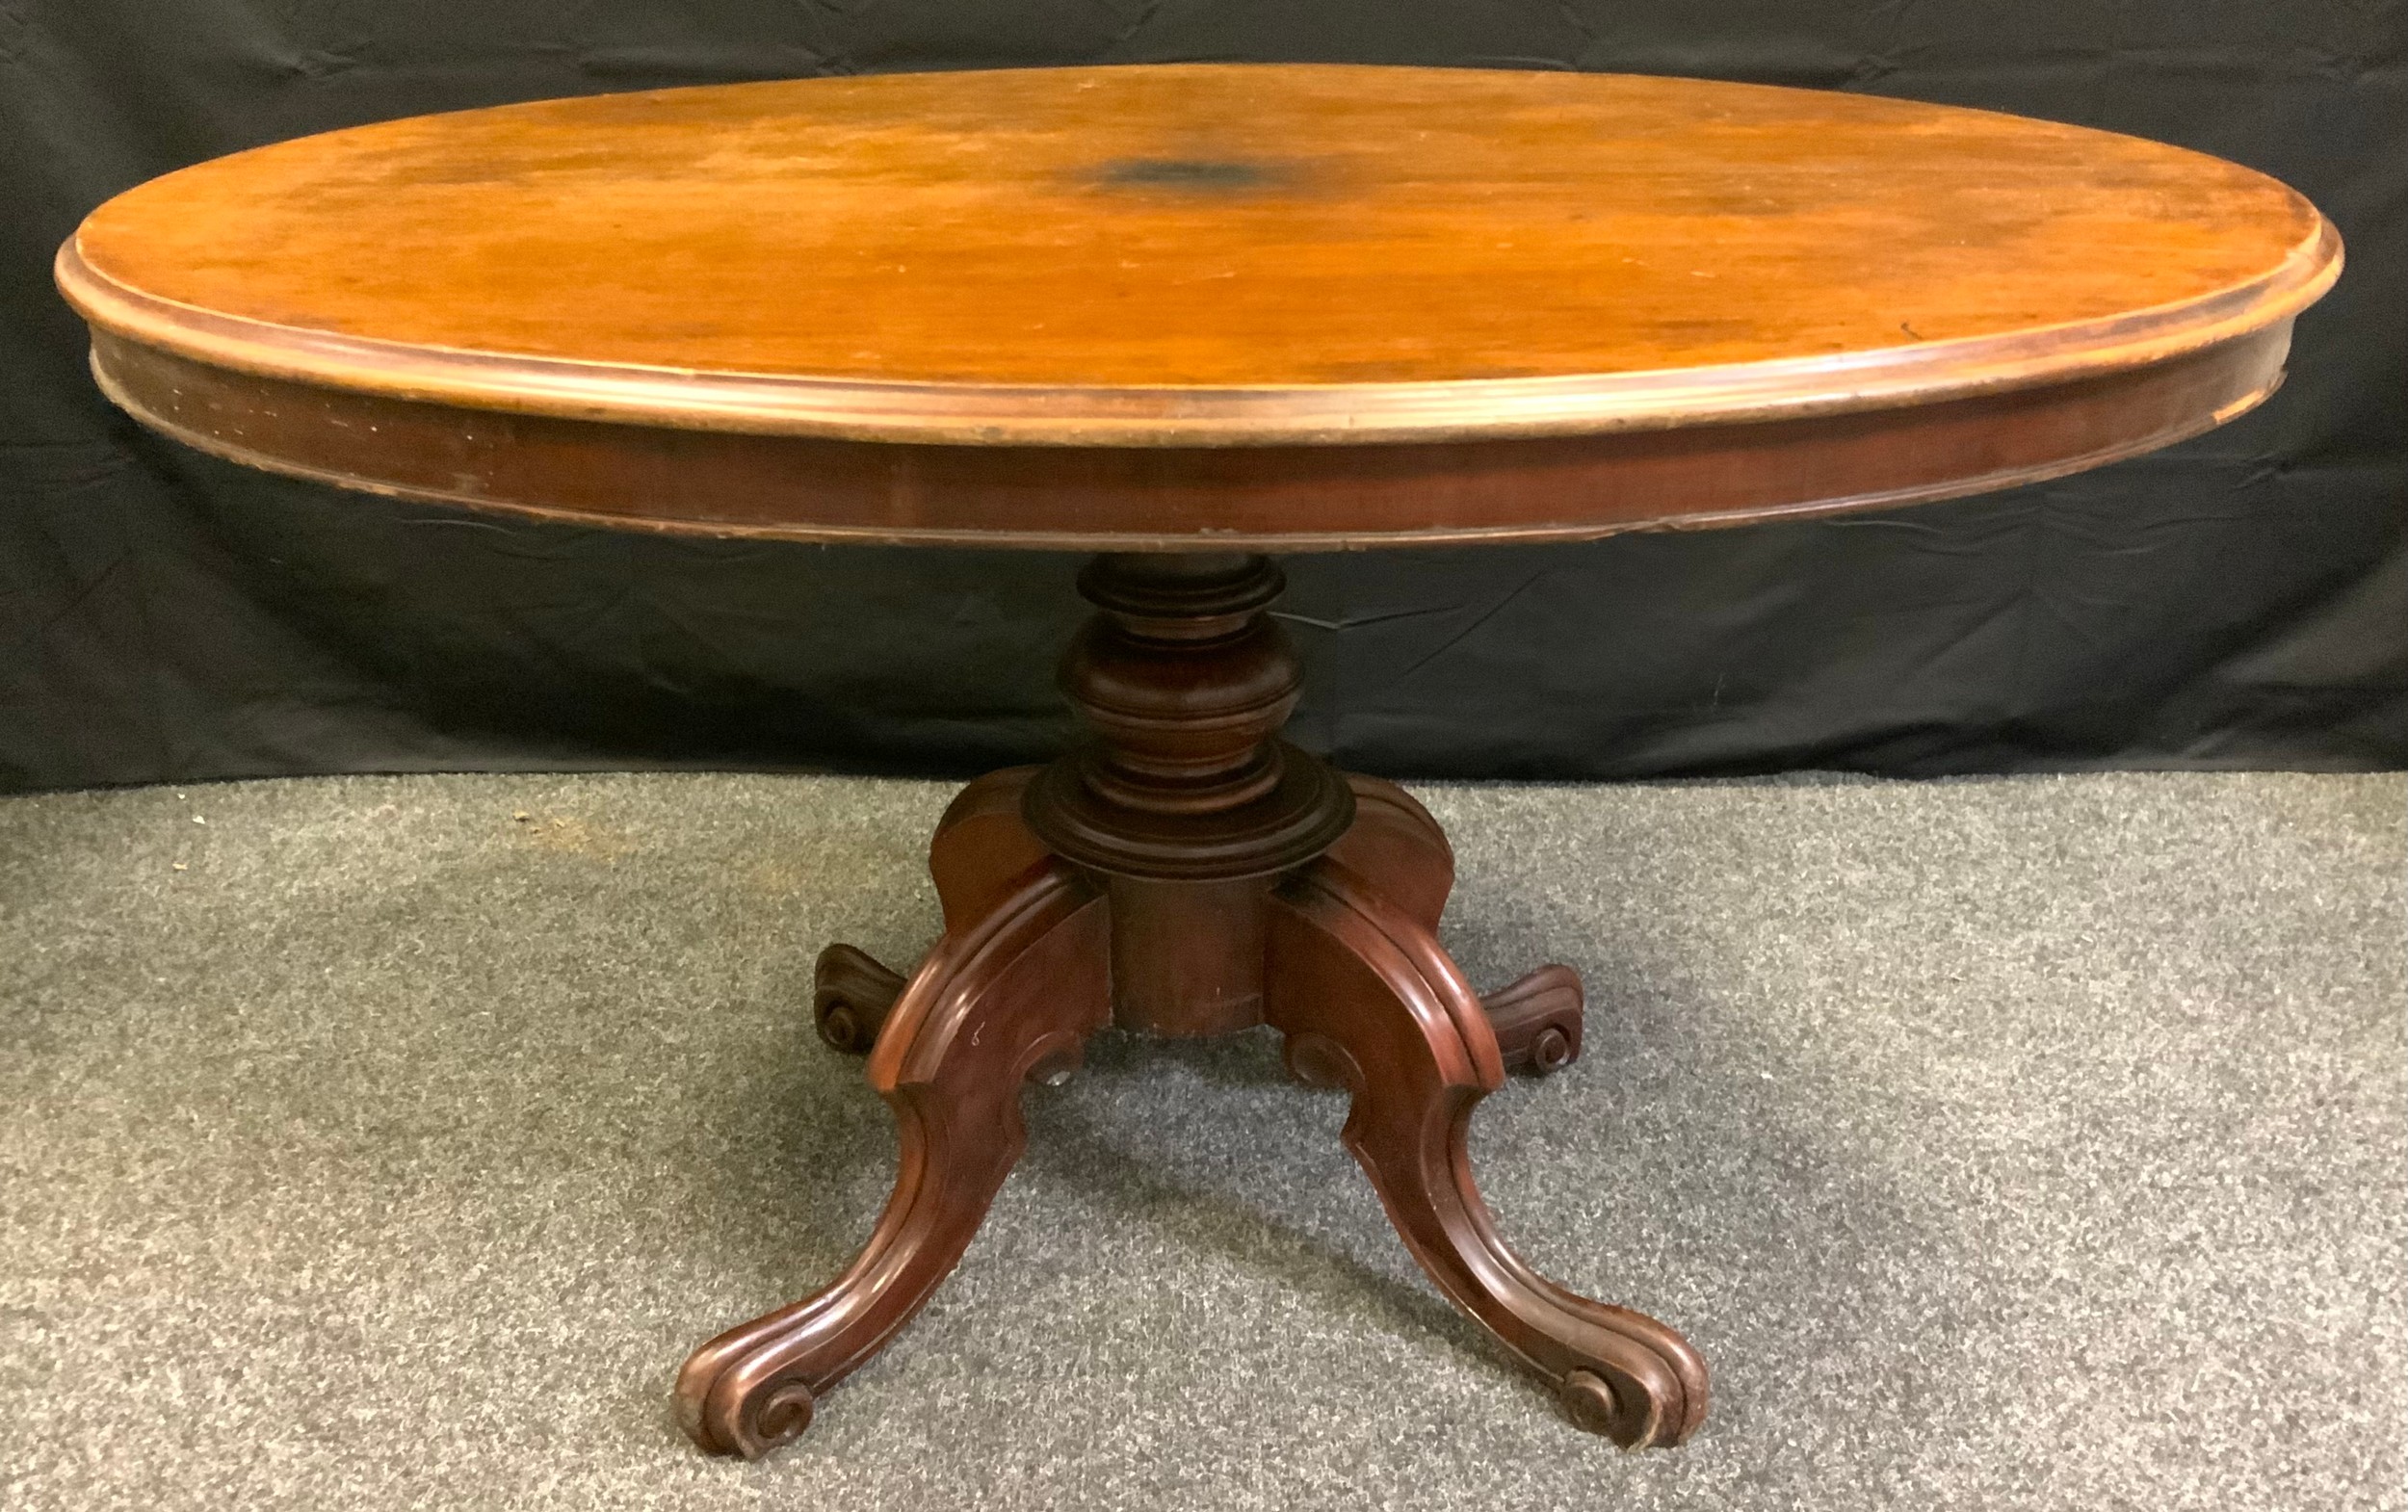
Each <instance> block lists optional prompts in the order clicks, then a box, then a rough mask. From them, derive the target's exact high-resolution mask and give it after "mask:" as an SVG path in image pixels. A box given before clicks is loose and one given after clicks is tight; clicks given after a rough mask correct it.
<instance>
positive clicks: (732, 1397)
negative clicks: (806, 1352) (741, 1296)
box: [676, 1328, 815, 1460]
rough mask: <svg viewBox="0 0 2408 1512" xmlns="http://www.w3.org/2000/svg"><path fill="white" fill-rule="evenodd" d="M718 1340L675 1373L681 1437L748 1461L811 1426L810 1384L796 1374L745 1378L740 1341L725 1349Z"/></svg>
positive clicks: (713, 1451)
mask: <svg viewBox="0 0 2408 1512" xmlns="http://www.w3.org/2000/svg"><path fill="white" fill-rule="evenodd" d="M749 1331H750V1330H749V1328H746V1329H739V1330H737V1331H736V1333H737V1334H742V1333H746V1332H749ZM728 1338H729V1339H731V1340H732V1339H734V1338H735V1335H733V1334H731V1335H730V1336H728ZM723 1344H724V1341H720V1340H714V1341H713V1342H712V1343H709V1344H706V1345H704V1346H703V1347H702V1348H701V1349H699V1350H697V1351H695V1353H694V1358H693V1359H691V1360H688V1361H687V1362H686V1367H685V1369H682V1370H680V1371H679V1372H678V1374H677V1395H676V1411H677V1425H678V1426H679V1427H680V1428H683V1429H684V1430H685V1432H686V1437H688V1438H690V1439H692V1440H694V1445H695V1447H698V1448H700V1449H702V1450H703V1451H704V1452H705V1453H709V1454H741V1455H743V1456H744V1457H745V1458H746V1459H748V1460H752V1459H759V1458H760V1457H761V1456H762V1455H764V1454H767V1453H768V1452H769V1451H770V1450H772V1449H773V1448H775V1447H778V1446H779V1445H781V1444H785V1443H788V1442H790V1441H792V1440H794V1439H797V1438H799V1437H800V1436H801V1434H802V1430H803V1429H805V1428H808V1427H809V1426H811V1411H812V1408H813V1406H814V1405H815V1398H814V1397H813V1395H812V1393H811V1387H810V1385H809V1383H808V1382H806V1381H804V1380H802V1379H801V1378H800V1377H798V1376H790V1377H789V1378H787V1379H785V1380H777V1379H771V1380H768V1381H766V1382H746V1381H745V1380H744V1379H743V1377H745V1376H746V1375H747V1374H750V1373H752V1372H749V1371H746V1369H744V1365H745V1360H746V1353H745V1352H744V1351H743V1349H742V1346H741V1345H738V1346H737V1349H736V1351H735V1352H729V1351H728V1350H726V1349H725V1348H724V1347H723Z"/></svg>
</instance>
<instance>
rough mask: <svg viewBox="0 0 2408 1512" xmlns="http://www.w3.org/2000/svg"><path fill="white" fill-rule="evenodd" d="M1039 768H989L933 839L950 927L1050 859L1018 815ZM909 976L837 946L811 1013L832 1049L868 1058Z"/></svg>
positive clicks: (820, 974)
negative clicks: (1025, 794)
mask: <svg viewBox="0 0 2408 1512" xmlns="http://www.w3.org/2000/svg"><path fill="white" fill-rule="evenodd" d="M1036 770H1037V769H1035V768H1034V767H1008V768H1005V769H1003V770H1001V771H990V772H988V773H987V774H986V775H985V776H983V777H981V778H980V779H979V780H978V781H976V782H973V783H972V784H970V785H969V786H968V787H966V788H964V789H962V790H961V792H960V793H959V794H957V795H955V797H954V800H953V802H952V803H951V804H949V805H947V807H946V809H945V816H944V818H942V819H940V820H938V821H936V835H935V838H934V839H932V840H931V841H930V842H929V875H931V876H932V877H934V878H935V880H936V896H937V898H938V899H939V900H940V901H942V902H943V904H944V907H945V921H946V925H947V927H949V928H951V927H955V926H960V927H968V926H969V925H974V924H976V923H977V922H978V919H979V916H980V915H982V914H983V913H984V912H986V911H987V910H988V909H989V908H992V907H993V906H994V904H995V900H996V899H997V898H998V897H1000V896H1001V893H1002V891H1003V890H1004V889H1005V888H1007V887H1008V886H1009V885H1010V883H1011V881H1012V879H1013V878H1015V877H1017V876H1018V875H1019V874H1020V873H1023V872H1025V871H1027V870H1028V869H1029V868H1030V867H1032V866H1034V865H1036V864H1037V863H1038V862H1039V861H1042V860H1043V859H1045V854H1046V851H1045V847H1044V846H1043V845H1041V844H1039V843H1038V841H1037V839H1036V837H1035V836H1034V835H1032V834H1030V833H1029V827H1028V824H1027V823H1026V822H1025V821H1022V819H1021V818H1020V798H1021V794H1022V792H1023V791H1024V790H1025V789H1026V788H1027V787H1028V785H1029V779H1030V778H1031V777H1033V776H1034V775H1035V774H1036ZM904 979H905V978H904V977H903V974H902V973H901V972H898V971H896V970H894V969H893V968H892V967H889V966H887V965H885V964H883V963H882V962H880V961H878V960H877V958H875V957H874V956H872V955H870V954H869V953H868V952H864V951H860V950H856V949H854V948H853V947H852V946H850V945H831V946H829V947H828V948H827V949H826V950H824V951H822V952H820V959H819V964H818V965H817V967H815V968H814V970H813V972H812V993H811V999H812V1016H813V1017H814V1018H815V1019H816V1020H817V1021H818V1024H819V1029H820V1038H822V1039H824V1040H825V1041H826V1042H827V1045H828V1048H829V1049H831V1050H841V1051H843V1052H845V1053H846V1054H847V1055H853V1056H866V1055H868V1054H869V1053H870V1047H871V1046H872V1045H874V1044H876V1043H877V1036H878V1030H880V1029H882V1028H883V1027H884V1026H885V1024H886V1015H887V1014H888V1013H890V1012H891V1011H893V1009H894V1006H895V1000H896V999H897V998H898V997H900V996H902V994H903V982H904Z"/></svg>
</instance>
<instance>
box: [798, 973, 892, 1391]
mask: <svg viewBox="0 0 2408 1512" xmlns="http://www.w3.org/2000/svg"><path fill="white" fill-rule="evenodd" d="M811 975H812V990H811V1011H812V1016H813V1017H814V1018H816V1019H817V1020H818V1021H819V1026H820V1038H822V1039H824V1040H825V1041H827V1044H828V1048H829V1049H831V1050H841V1051H843V1052H844V1053H845V1054H846V1055H849V1056H866V1055H868V1054H869V1053H870V1047H871V1046H872V1045H875V1044H877V1035H878V1030H881V1029H883V1028H885V1027H886V1013H887V1010H888V1009H890V1008H892V1007H893V1006H894V1005H895V1000H896V999H897V998H899V997H901V996H902V995H903V976H902V974H901V973H899V972H894V971H890V970H888V969H887V968H886V967H885V966H883V965H881V964H879V963H878V961H877V960H876V959H875V958H874V957H872V956H871V955H869V954H868V953H866V952H861V951H856V950H854V949H853V948H852V947H851V946H850V945H831V946H829V947H828V948H827V949H826V950H824V951H822V952H820V963H819V965H818V967H817V968H815V969H814V970H813V972H812V974H811ZM798 1431H799V1430H798Z"/></svg>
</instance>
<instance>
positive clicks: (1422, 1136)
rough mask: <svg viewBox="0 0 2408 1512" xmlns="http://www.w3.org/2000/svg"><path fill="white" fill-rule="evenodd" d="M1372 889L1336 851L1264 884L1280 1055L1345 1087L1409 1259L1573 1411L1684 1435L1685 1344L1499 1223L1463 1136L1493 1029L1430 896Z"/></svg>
mask: <svg viewBox="0 0 2408 1512" xmlns="http://www.w3.org/2000/svg"><path fill="white" fill-rule="evenodd" d="M1412 880H1414V881H1418V880H1421V879H1420V878H1415V879H1412ZM1385 890H1386V889H1385V883H1384V881H1383V884H1382V885H1381V886H1380V887H1378V888H1374V886H1373V885H1372V884H1371V883H1370V882H1369V881H1368V880H1366V878H1365V877H1364V876H1363V875H1362V874H1360V873H1357V872H1355V871H1354V870H1353V869H1352V868H1351V867H1350V866H1349V865H1348V864H1347V860H1346V858H1345V857H1343V856H1341V855H1340V854H1339V853H1337V852H1335V851H1333V853H1332V855H1331V856H1330V857H1329V858H1325V859H1323V860H1322V861H1321V862H1319V863H1317V864H1316V865H1314V866H1312V867H1309V868H1307V869H1305V870H1304V871H1303V872H1302V873H1299V874H1298V875H1297V876H1296V877H1294V878H1292V879H1291V880H1290V881H1289V882H1288V883H1287V884H1286V885H1285V886H1284V887H1282V888H1281V889H1280V891H1279V892H1278V894H1277V895H1276V896H1275V898H1274V899H1273V900H1272V902H1271V905H1270V919H1269V929H1268V931H1267V932H1268V936H1269V972H1268V974H1267V975H1268V979H1269V1002H1268V1004H1267V1011H1268V1017H1269V1022H1270V1023H1271V1024H1272V1025H1273V1026H1274V1027H1275V1028H1277V1029H1278V1030H1280V1031H1281V1032H1282V1033H1283V1034H1285V1035H1286V1036H1287V1055H1288V1064H1289V1067H1290V1069H1291V1070H1293V1071H1294V1072H1295V1073H1296V1076H1297V1077H1298V1079H1299V1080H1302V1081H1305V1082H1310V1083H1314V1084H1318V1085H1324V1086H1333V1087H1343V1088H1345V1089H1347V1090H1348V1091H1349V1092H1350V1093H1351V1094H1352V1096H1353V1106H1352V1108H1351V1110H1350V1112H1349V1113H1348V1118H1347V1125H1346V1134H1345V1138H1346V1142H1347V1146H1348V1149H1350V1150H1352V1151H1353V1152H1354V1156H1355V1159H1356V1160H1359V1161H1360V1162H1361V1163H1362V1166H1363V1169H1364V1171H1365V1172H1366V1173H1367V1174H1368V1175H1369V1176H1370V1177H1371V1179H1372V1185H1373V1186H1374V1187H1375V1188H1377V1190H1378V1192H1379V1196H1380V1201H1381V1202H1382V1203H1383V1204H1384V1205H1385V1206H1386V1208H1387V1210H1388V1216H1389V1218H1390V1219H1391V1221H1393V1222H1394V1223H1395V1224H1396V1226H1397V1232H1398V1233H1399V1235H1400V1236H1401V1237H1402V1238H1403V1239H1404V1242H1405V1246H1406V1247H1407V1248H1408V1249H1410V1250H1411V1251H1412V1253H1413V1258H1414V1259H1415V1260H1416V1261H1418V1262H1420V1264H1421V1265H1422V1268H1423V1269H1424V1270H1425V1271H1426V1272H1427V1273H1428V1275H1429V1277H1430V1279H1431V1280H1432V1281H1434V1282H1436V1283H1437V1285H1438V1288H1439V1290H1442V1291H1444V1292H1445V1293H1446V1294H1447V1295H1448V1296H1449V1297H1450V1298H1451V1299H1453V1302H1454V1303H1455V1305H1456V1306H1457V1307H1460V1308H1461V1309H1462V1310H1463V1311H1464V1312H1465V1313H1466V1314H1468V1315H1470V1316H1472V1317H1473V1318H1475V1319H1477V1320H1478V1321H1479V1322H1480V1323H1481V1324H1483V1325H1484V1326H1486V1328H1487V1329H1488V1330H1489V1332H1491V1333H1492V1334H1494V1335H1496V1337H1497V1338H1498V1339H1499V1340H1500V1341H1502V1342H1503V1343H1505V1347H1506V1348H1508V1349H1510V1350H1512V1351H1513V1353H1514V1354H1516V1355H1517V1356H1519V1357H1520V1358H1521V1359H1522V1360H1523V1361H1524V1362H1525V1363H1526V1364H1527V1365H1529V1366H1530V1367H1531V1369H1533V1370H1535V1371H1537V1372H1538V1373H1539V1374H1540V1375H1542V1376H1544V1377H1546V1378H1547V1379H1548V1380H1549V1381H1550V1382H1552V1383H1553V1384H1554V1385H1555V1387H1556V1390H1557V1393H1558V1395H1560V1397H1561V1399H1562V1400H1563V1403H1564V1405H1565V1407H1566V1409H1567V1410H1568V1411H1569V1412H1570V1414H1571V1415H1572V1417H1573V1419H1574V1420H1575V1421H1578V1422H1580V1423H1581V1424H1582V1426H1584V1427H1587V1428H1589V1429H1591V1430H1593V1431H1596V1432H1600V1433H1604V1434H1606V1435H1608V1436H1609V1437H1610V1438H1612V1439H1613V1440H1614V1441H1615V1442H1616V1443H1618V1444H1621V1445H1622V1446H1624V1447H1630V1448H1636V1447H1645V1446H1653V1445H1673V1444H1678V1443H1680V1442H1681V1441H1682V1440H1683V1439H1685V1438H1687V1437H1688V1434H1689V1433H1690V1432H1691V1431H1692V1430H1693V1429H1695V1427H1696V1426H1697V1424H1698V1422H1699V1421H1701V1420H1702V1419H1703V1418H1704V1416H1705V1412H1706V1395H1707V1384H1706V1366H1705V1362H1704V1361H1703V1360H1702V1359H1701V1358H1699V1356H1698V1354H1697V1352H1696V1351H1695V1350H1694V1349H1692V1348H1690V1347H1689V1345H1688V1342H1687V1341H1685V1340H1683V1339H1682V1338H1681V1337H1680V1335H1678V1334H1676V1333H1674V1332H1673V1331H1672V1330H1671V1329H1669V1328H1666V1327H1665V1326H1664V1325H1662V1323H1659V1322H1657V1321H1656V1320H1655V1319H1653V1318H1650V1317H1647V1316H1643V1315H1641V1314H1638V1313H1634V1312H1631V1311H1629V1310H1627V1309H1624V1308H1618V1307H1609V1306H1606V1305H1605V1304H1603V1303H1598V1302H1592V1301H1590V1300H1588V1299H1587V1298H1585V1297H1583V1296H1578V1295H1576V1294H1574V1293H1572V1292H1570V1291H1567V1290H1563V1289H1562V1288H1560V1287H1558V1286H1557V1285H1555V1284H1554V1283H1553V1282H1550V1281H1548V1280H1547V1279H1545V1278H1544V1277H1542V1276H1540V1275H1539V1274H1538V1273H1537V1272H1536V1271H1534V1270H1532V1269H1531V1268H1530V1266H1529V1265H1528V1264H1525V1263H1524V1262H1523V1261H1522V1260H1521V1258H1520V1257H1518V1256H1516V1255H1515V1254H1514V1253H1513V1252H1512V1251H1511V1250H1510V1249H1508V1248H1507V1247H1506V1246H1505V1241H1504V1240H1503V1239H1502V1238H1499V1237H1498V1234H1497V1231H1496V1226H1495V1224H1494V1222H1493V1220H1492V1219H1491V1218H1490V1217H1489V1214H1488V1209H1487V1205H1486V1204H1485V1203H1484V1202H1483V1201H1481V1199H1480V1195H1479V1188H1478V1187H1477V1186H1475V1185H1474V1184H1473V1181H1472V1172H1471V1163H1470V1158H1469V1155H1468V1153H1467V1150H1466V1143H1465V1135H1466V1133H1467V1131H1468V1129H1469V1127H1470V1122H1471V1114H1472V1109H1473V1108H1474V1107H1475V1106H1476V1105H1477V1104H1478V1103H1479V1100H1480V1098H1482V1097H1483V1096H1485V1095H1486V1094H1488V1093H1489V1092H1492V1091H1494V1090H1496V1089H1497V1087H1498V1086H1500V1085H1501V1084H1502V1083H1503V1082H1504V1077H1505V1064H1504V1059H1503V1056H1501V1055H1500V1053H1499V1051H1498V1048H1497V1040H1496V1035H1495V1033H1494V1031H1493V1030H1491V1029H1490V1028H1489V1022H1488V1015H1487V1013H1486V1011H1485V1010H1484V1009H1483V1008H1482V1007H1481V1005H1480V1002H1479V998H1478V997H1477V996H1476V995H1475V994H1474V993H1473V992H1472V990H1471V987H1470V986H1469V984H1467V983H1466V982H1465V981H1464V980H1463V978H1462V975H1461V974H1460V973H1459V972H1457V971H1456V970H1455V968H1454V965H1453V962H1452V961H1450V960H1449V959H1448V958H1447V956H1446V954H1445V952H1442V951H1441V950H1440V949H1439V948H1438V944H1437V941H1436V939H1435V938H1434V936H1433V935H1432V934H1431V932H1430V928H1429V922H1428V918H1427V913H1428V910H1427V909H1426V907H1423V908H1419V909H1415V910H1408V909H1407V908H1406V907H1404V906H1400V904H1398V903H1394V902H1391V901H1389V899H1387V898H1386V897H1385V896H1384V895H1385ZM1407 890H1408V891H1412V888H1411V885H1410V883H1408V888H1407ZM1414 896H1415V898H1416V899H1417V900H1418V901H1420V902H1422V903H1425V904H1426V894H1425V893H1419V892H1416V893H1414Z"/></svg>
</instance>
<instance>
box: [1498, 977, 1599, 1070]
mask: <svg viewBox="0 0 2408 1512" xmlns="http://www.w3.org/2000/svg"><path fill="white" fill-rule="evenodd" d="M1480 1006H1482V1007H1484V1008H1486V1009H1487V1010H1488V1024H1489V1027H1490V1028H1491V1029H1493V1030H1496V1031H1497V1050H1498V1053H1499V1054H1501V1055H1502V1056H1505V1069H1506V1070H1507V1071H1529V1072H1532V1073H1535V1074H1536V1075H1539V1076H1545V1075H1547V1074H1548V1073H1549V1072H1552V1071H1560V1070H1562V1069H1563V1068H1564V1067H1565V1066H1568V1065H1570V1064H1571V1063H1572V1062H1573V1061H1575V1060H1578V1059H1579V1058H1580V1057H1581V1018H1582V1014H1583V1012H1584V1008H1585V1006H1586V1004H1585V1003H1584V1001H1583V998H1582V994H1581V976H1580V973H1578V972H1576V971H1574V970H1573V969H1572V968H1571V967H1569V966H1556V965H1549V966H1541V967H1540V968H1538V970H1536V971H1534V972H1531V974H1530V975H1529V976H1527V977H1524V978H1521V979H1520V980H1518V981H1514V982H1510V983H1508V984H1506V985H1505V986H1503V987H1500V988H1498V989H1497V990H1496V991H1495V992H1492V993H1490V994H1488V995H1487V996H1486V997H1484V998H1482V999H1480Z"/></svg>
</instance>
